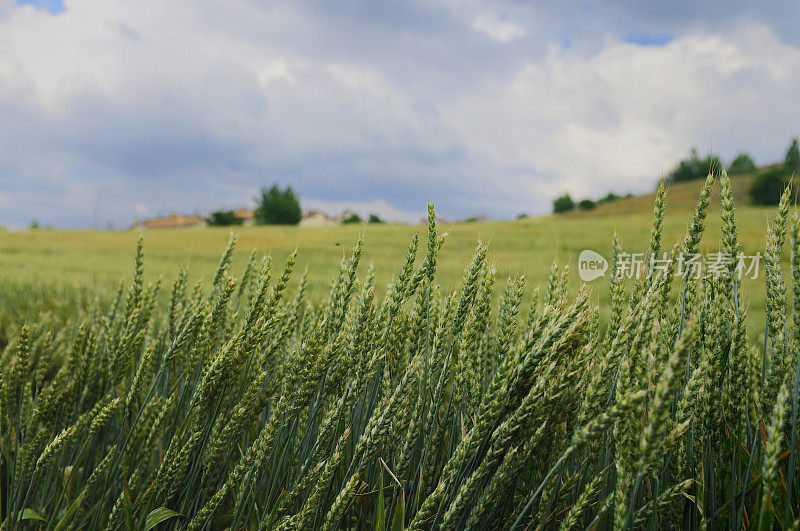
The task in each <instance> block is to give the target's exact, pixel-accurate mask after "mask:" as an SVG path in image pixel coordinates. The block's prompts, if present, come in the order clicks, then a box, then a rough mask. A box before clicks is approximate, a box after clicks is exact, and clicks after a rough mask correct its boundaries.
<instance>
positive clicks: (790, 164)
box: [785, 138, 800, 173]
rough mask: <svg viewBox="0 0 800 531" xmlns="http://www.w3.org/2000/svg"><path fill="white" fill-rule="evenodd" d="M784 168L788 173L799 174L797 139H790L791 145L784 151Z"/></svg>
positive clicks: (799, 162) (799, 156) (799, 151)
mask: <svg viewBox="0 0 800 531" xmlns="http://www.w3.org/2000/svg"><path fill="white" fill-rule="evenodd" d="M785 166H786V171H788V172H791V173H796V172H800V146H798V145H797V138H793V139H792V144H791V145H790V146H789V149H788V150H787V151H786V163H785Z"/></svg>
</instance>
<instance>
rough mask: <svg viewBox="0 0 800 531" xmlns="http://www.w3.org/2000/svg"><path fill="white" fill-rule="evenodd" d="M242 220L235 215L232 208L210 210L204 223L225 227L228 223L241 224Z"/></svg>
mask: <svg viewBox="0 0 800 531" xmlns="http://www.w3.org/2000/svg"><path fill="white" fill-rule="evenodd" d="M243 221H244V220H243V219H242V218H240V217H239V216H237V215H236V211H234V210H217V211H216V212H212V213H211V215H210V216H208V219H206V223H208V224H209V226H211V227H227V226H230V225H241V224H242V222H243Z"/></svg>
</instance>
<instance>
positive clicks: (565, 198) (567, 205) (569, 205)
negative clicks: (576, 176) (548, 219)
mask: <svg viewBox="0 0 800 531" xmlns="http://www.w3.org/2000/svg"><path fill="white" fill-rule="evenodd" d="M570 210H575V201H573V200H572V197H571V196H570V195H569V194H564V195H562V196H559V197H556V198H555V199H553V213H554V214H560V213H562V212H569V211H570Z"/></svg>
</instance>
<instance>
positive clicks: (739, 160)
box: [728, 153, 756, 175]
mask: <svg viewBox="0 0 800 531" xmlns="http://www.w3.org/2000/svg"><path fill="white" fill-rule="evenodd" d="M755 171H756V164H755V162H753V159H752V158H750V155H749V154H747V153H739V154H738V155H736V158H735V159H733V160H732V161H731V163H730V164H728V174H729V175H741V174H743V173H754V172H755Z"/></svg>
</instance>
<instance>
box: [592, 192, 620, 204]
mask: <svg viewBox="0 0 800 531" xmlns="http://www.w3.org/2000/svg"><path fill="white" fill-rule="evenodd" d="M617 199H619V196H618V195H617V194H615V193H614V192H608V193H607V194H606V195H605V196H603V197H601V198H600V199H598V200H597V202H598V203H610V202H611V201H616V200H617Z"/></svg>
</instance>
